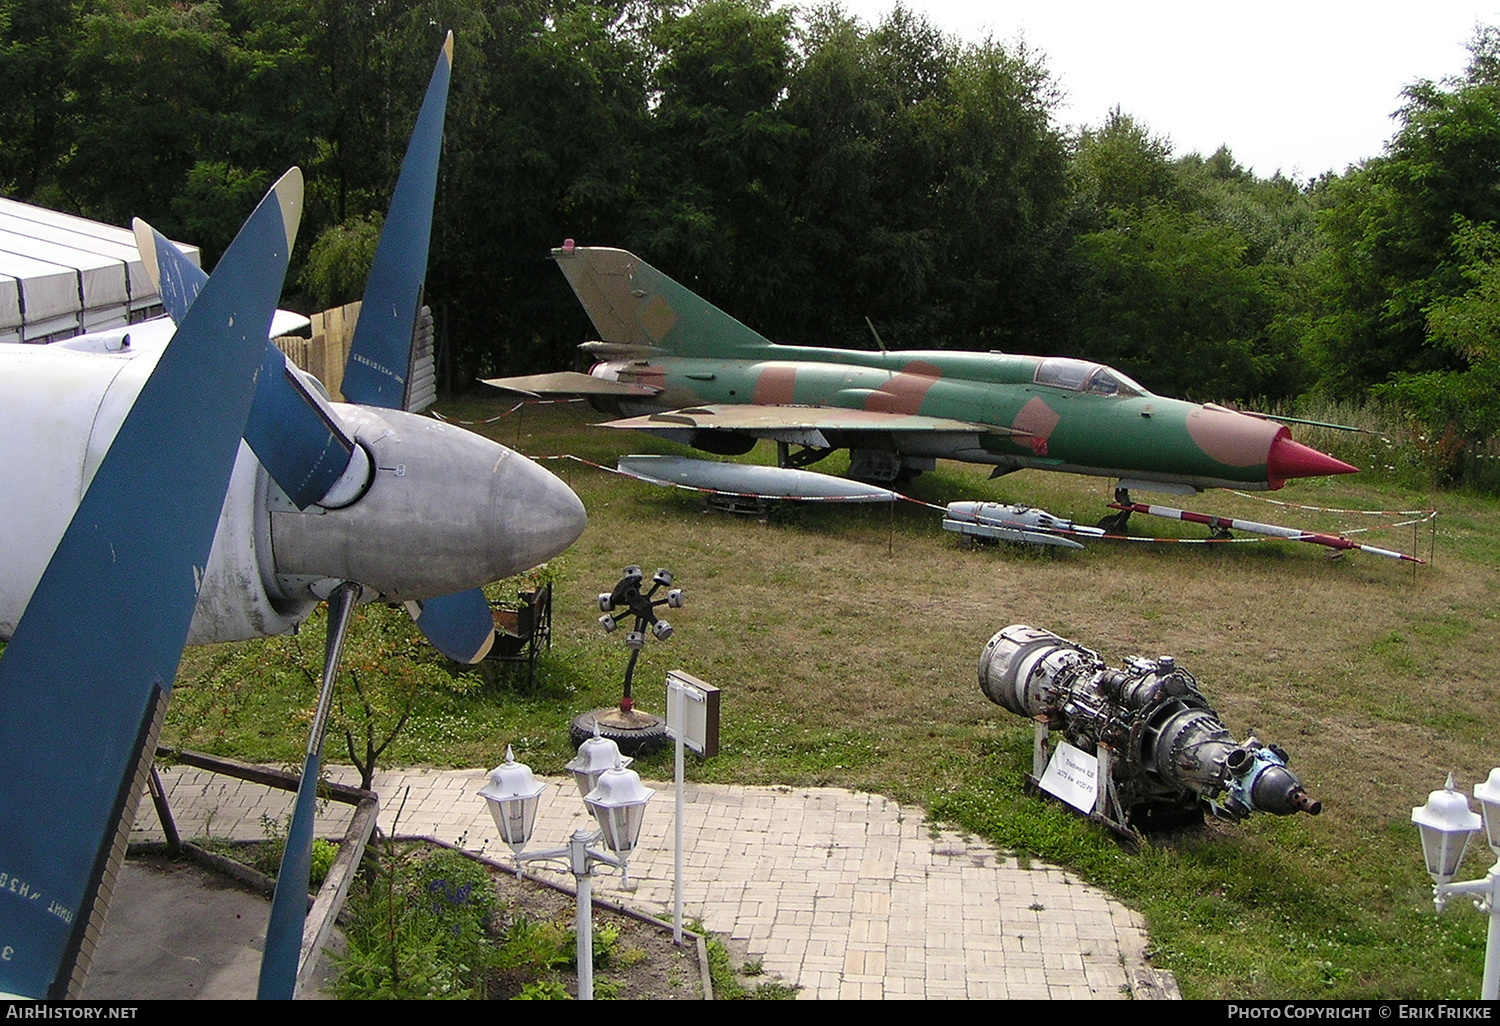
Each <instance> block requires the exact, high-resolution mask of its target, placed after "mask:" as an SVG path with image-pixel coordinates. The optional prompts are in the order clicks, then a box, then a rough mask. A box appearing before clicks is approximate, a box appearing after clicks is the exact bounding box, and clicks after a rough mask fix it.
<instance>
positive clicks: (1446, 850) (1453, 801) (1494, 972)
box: [1411, 768, 1500, 1001]
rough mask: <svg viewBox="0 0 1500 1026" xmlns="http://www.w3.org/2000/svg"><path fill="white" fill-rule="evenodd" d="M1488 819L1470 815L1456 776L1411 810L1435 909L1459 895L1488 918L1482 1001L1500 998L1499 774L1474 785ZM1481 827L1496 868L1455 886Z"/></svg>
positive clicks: (1498, 771) (1495, 773)
mask: <svg viewBox="0 0 1500 1026" xmlns="http://www.w3.org/2000/svg"><path fill="white" fill-rule="evenodd" d="M1474 797H1475V798H1476V799H1478V801H1479V805H1480V808H1481V809H1483V811H1484V815H1483V816H1482V817H1481V816H1479V815H1476V814H1475V813H1473V812H1471V811H1470V810H1469V803H1468V800H1467V799H1465V798H1464V796H1463V795H1462V794H1460V793H1459V792H1458V791H1457V790H1455V788H1454V786H1453V774H1452V773H1450V774H1448V782H1447V784H1446V785H1445V786H1444V788H1443V790H1441V791H1433V792H1432V793H1431V794H1429V795H1428V796H1427V804H1426V805H1423V806H1420V807H1419V808H1414V809H1412V810H1411V821H1412V822H1413V823H1415V824H1417V827H1418V829H1419V830H1421V832H1422V855H1423V857H1424V859H1425V860H1426V862H1427V873H1428V875H1429V876H1431V877H1432V903H1433V904H1434V905H1435V906H1436V907H1437V910H1438V911H1439V912H1442V911H1443V910H1444V909H1445V908H1447V906H1448V899H1449V897H1451V896H1452V895H1455V894H1468V895H1473V896H1474V907H1475V908H1477V909H1479V911H1481V912H1485V913H1488V914H1489V917H1490V928H1489V935H1488V938H1487V940H1486V942H1485V949H1484V981H1483V983H1482V984H1481V986H1480V993H1479V996H1480V998H1481V999H1482V1000H1485V1001H1494V1000H1496V999H1497V998H1500V768H1496V769H1493V770H1490V775H1489V777H1488V778H1487V779H1486V780H1485V781H1484V783H1482V784H1475V785H1474ZM1481 823H1482V824H1483V829H1484V832H1485V837H1486V840H1488V842H1489V846H1490V850H1491V851H1493V852H1494V853H1495V864H1494V865H1493V866H1491V867H1490V868H1489V872H1487V873H1486V874H1485V876H1484V879H1483V880H1466V881H1463V882H1461V883H1452V882H1451V881H1452V879H1453V877H1454V876H1455V875H1457V873H1458V867H1459V865H1460V864H1461V863H1462V862H1463V857H1464V851H1465V849H1467V848H1468V845H1469V840H1470V838H1472V837H1473V836H1474V835H1475V834H1477V833H1479V831H1480V826H1481Z"/></svg>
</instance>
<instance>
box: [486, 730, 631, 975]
mask: <svg viewBox="0 0 1500 1026" xmlns="http://www.w3.org/2000/svg"><path fill="white" fill-rule="evenodd" d="M590 740H598V741H601V742H603V744H605V745H608V746H609V747H610V748H613V749H614V762H613V765H612V767H610V768H608V769H604V770H601V771H599V772H598V773H597V775H596V776H595V778H594V783H593V785H592V788H591V789H590V790H589V791H588V793H587V794H585V795H583V803H584V804H585V805H586V806H588V810H589V812H590V813H592V814H593V816H594V819H595V820H596V821H597V822H598V824H599V829H598V830H594V831H588V830H575V831H574V832H573V836H572V837H571V838H569V839H568V844H567V846H566V847H563V848H549V849H547V850H546V851H538V852H531V853H524V854H523V852H522V849H523V848H524V847H525V846H526V844H527V842H528V841H530V840H531V833H532V829H533V827H534V826H535V825H536V809H537V804H538V803H539V801H540V799H541V794H542V791H543V790H544V789H545V788H546V786H547V785H546V784H544V783H541V782H539V781H538V780H537V779H536V777H535V776H533V775H532V772H531V768H530V767H529V766H527V765H526V764H525V763H518V762H516V759H515V754H514V753H513V752H512V751H511V748H510V746H509V745H507V746H506V749H505V762H504V763H502V764H501V765H499V766H497V767H496V768H495V770H494V772H493V773H491V774H490V779H489V783H487V784H486V785H485V786H484V787H483V788H481V789H480V791H479V794H480V797H482V798H483V799H484V800H485V801H486V802H487V803H488V804H489V809H490V815H491V816H492V817H494V820H495V827H496V829H498V830H499V831H500V838H501V840H503V841H505V843H506V844H508V845H509V846H510V849H511V852H512V853H513V854H514V855H515V858H516V867H517V872H522V871H521V866H522V865H523V864H524V863H527V862H535V861H540V860H553V861H566V863H567V866H568V870H569V871H570V872H571V873H572V874H573V879H574V880H575V881H576V883H577V892H578V912H577V918H576V924H577V927H576V929H577V934H578V997H579V1000H582V1001H591V1000H593V997H594V914H593V913H594V905H593V900H594V896H593V882H594V880H593V877H594V867H595V866H597V865H599V864H601V863H603V864H604V865H609V866H615V867H617V868H619V869H620V870H621V871H622V872H623V871H624V870H625V866H626V861H627V860H628V859H629V857H630V852H631V851H633V850H634V849H635V846H636V842H637V841H639V840H640V834H641V824H642V822H643V821H644V819H645V815H646V803H647V802H649V801H650V800H651V796H652V795H654V794H655V793H656V792H655V791H653V790H652V789H651V788H649V787H646V786H645V785H643V784H642V783H641V778H640V774H638V773H636V772H635V771H634V770H632V769H628V768H627V767H626V765H625V761H626V760H625V759H624V758H623V757H622V756H621V755H620V752H619V749H618V748H616V747H615V745H614V742H612V741H610V740H609V739H608V738H594V739H590ZM586 744H588V742H585V745H586ZM595 747H596V750H595V751H593V752H591V753H589V754H590V756H591V758H590V759H588V760H586V759H585V755H584V753H583V752H582V751H581V750H580V752H579V758H578V759H575V760H574V763H579V762H591V761H593V760H594V759H597V758H598V756H599V754H601V753H600V752H598V751H597V749H598V747H599V746H595ZM572 765H573V764H571V763H570V764H569V766H570V768H572ZM574 775H575V779H578V778H579V773H578V771H576V770H575V771H574ZM582 783H583V781H582V780H581V779H580V780H579V784H580V788H581V787H582ZM600 841H603V842H604V845H605V847H606V848H608V849H609V850H608V851H607V852H604V851H599V850H598V849H597V848H595V847H591V846H592V845H596V844H598V843H599V842H600ZM522 875H523V876H524V875H525V874H524V873H522Z"/></svg>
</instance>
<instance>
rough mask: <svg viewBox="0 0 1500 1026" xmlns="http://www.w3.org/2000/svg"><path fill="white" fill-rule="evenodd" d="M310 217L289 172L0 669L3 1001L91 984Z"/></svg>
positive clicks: (55, 563) (167, 360) (230, 255)
mask: <svg viewBox="0 0 1500 1026" xmlns="http://www.w3.org/2000/svg"><path fill="white" fill-rule="evenodd" d="M301 209H302V176H301V173H300V172H298V171H296V170H295V169H293V170H292V171H291V172H289V173H288V174H287V175H286V176H285V177H284V178H282V180H281V181H280V182H278V183H277V184H276V186H275V187H274V188H273V189H272V191H271V193H270V194H269V195H268V196H267V197H266V198H265V200H263V201H262V203H261V204H260V206H259V207H257V208H256V210H255V212H254V213H253V214H252V215H251V216H250V219H249V220H248V221H247V222H246V223H245V226H244V228H242V229H241V231H240V234H239V235H238V236H237V237H236V238H235V241H234V242H233V244H232V245H231V246H230V247H229V250H228V252H226V253H225V255H224V259H223V260H222V261H221V262H220V264H219V268H218V271H217V273H215V274H214V276H213V277H212V278H211V279H210V280H209V282H208V284H207V285H206V286H205V287H204V288H203V291H202V292H201V294H200V295H199V296H198V298H197V301H196V302H195V303H193V306H192V309H191V310H190V311H189V312H188V314H187V316H186V317H185V319H184V320H183V322H182V324H181V326H180V327H179V328H178V330H177V333H176V335H175V336H174V338H173V340H172V342H171V343H170V344H169V345H168V346H167V347H166V349H165V350H164V351H163V352H162V354H161V356H160V358H159V360H158V362H157V365H156V367H155V369H154V370H153V372H152V374H151V376H150V377H149V378H148V379H147V381H146V383H145V385H144V387H142V389H141V392H140V394H139V396H138V397H137V399H136V401H135V403H134V405H133V406H132V408H131V410H130V412H129V413H128V414H127V415H126V417H125V419H124V421H123V422H122V423H121V425H120V428H119V431H118V433H117V434H116V435H115V439H114V442H113V444H112V445H111V446H110V448H109V451H108V452H107V453H106V455H105V457H104V459H103V461H102V462H101V463H100V465H99V468H98V470H97V472H96V473H95V474H94V477H93V480H92V481H91V482H90V483H89V486H88V489H87V491H86V492H85V494H84V496H83V499H82V501H81V502H80V504H79V506H78V509H77V511H76V512H75V514H74V516H73V519H72V521H71V522H70V523H69V525H68V528H67V530H66V532H64V534H63V537H62V541H61V542H59V544H58V547H57V550H56V552H55V553H54V554H53V556H52V559H51V562H49V563H48V565H47V569H46V571H45V572H44V573H43V575H42V578H41V581H40V582H39V583H38V584H37V588H36V591H35V593H34V594H33V595H32V598H31V601H30V603H29V605H28V606H27V609H26V612H25V613H24V614H23V615H22V617H21V621H20V623H19V624H17V626H16V630H15V634H14V636H13V638H12V639H11V642H10V645H9V646H8V647H7V649H6V651H5V653H4V656H3V657H0V703H3V705H4V708H5V709H6V710H7V712H6V715H4V716H0V872H3V873H4V874H5V878H6V881H7V885H6V886H5V887H3V888H0V943H3V945H4V949H3V957H0V991H8V992H11V993H16V994H24V995H28V996H34V997H53V998H62V997H65V996H67V995H68V994H69V992H70V990H76V987H77V986H79V985H81V983H82V979H83V976H84V975H85V974H86V972H87V968H88V963H89V961H90V959H91V958H92V955H93V948H94V945H95V943H96V941H97V938H98V930H99V927H100V921H101V920H102V917H103V912H104V908H105V906H106V904H107V902H108V897H109V892H110V889H111V888H112V886H113V881H114V876H115V872H116V870H117V868H118V865H119V860H120V858H121V857H122V856H123V854H124V848H125V841H126V839H127V837H128V834H129V828H130V818H131V816H132V815H133V813H134V809H135V805H136V803H137V801H138V800H139V797H140V791H141V788H140V786H139V785H140V783H141V780H142V778H143V775H144V773H145V772H146V769H147V768H148V767H149V765H150V759H151V757H152V756H153V755H154V751H153V747H154V743H155V738H156V734H157V732H158V730H159V728H160V724H161V717H162V714H163V712H164V710H165V707H166V700H167V698H168V696H169V694H170V691H171V687H172V682H173V679H174V678H175V676H176V673H177V664H178V661H179V660H180V659H181V656H182V647H183V643H184V642H185V641H186V639H187V632H188V625H189V623H190V622H191V620H192V616H193V608H194V605H195V604H196V602H197V594H198V585H199V580H200V578H201V576H202V572H203V568H204V566H205V564H206V563H207V562H208V553H209V548H210V546H211V545H212V542H213V537H214V532H215V529H216V528H217V526H218V520H219V511H220V507H221V506H222V505H223V502H224V494H225V490H226V489H227V487H228V482H229V476H230V473H231V471H232V469H233V466H234V459H235V454H236V452H237V450H238V446H239V439H240V436H241V434H242V433H243V431H244V428H245V420H246V417H247V416H248V414H249V410H250V404H251V398H252V395H253V394H254V385H255V376H256V372H257V368H258V367H259V366H260V362H261V352H262V349H263V348H264V346H265V340H266V332H267V330H268V329H269V327H270V323H271V316H272V313H273V312H274V310H275V308H276V298H277V296H278V295H279V294H280V292H281V285H282V278H283V276H284V274H285V273H286V267H287V259H288V256H289V254H290V252H291V243H292V237H293V236H294V234H295V231H296V225H297V223H298V221H299V220H300V217H301ZM44 455H45V454H38V456H39V458H41V457H43V456H44Z"/></svg>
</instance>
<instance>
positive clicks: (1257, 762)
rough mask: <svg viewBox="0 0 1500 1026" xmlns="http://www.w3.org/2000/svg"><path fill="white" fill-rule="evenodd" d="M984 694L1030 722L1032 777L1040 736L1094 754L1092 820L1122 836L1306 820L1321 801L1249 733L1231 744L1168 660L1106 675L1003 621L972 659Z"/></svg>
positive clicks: (1043, 637) (1278, 753) (1041, 765)
mask: <svg viewBox="0 0 1500 1026" xmlns="http://www.w3.org/2000/svg"><path fill="white" fill-rule="evenodd" d="M979 686H980V688H982V689H983V691H984V693H985V696H986V697H987V698H989V700H990V701H992V702H994V703H996V704H997V705H1003V706H1004V707H1005V708H1007V709H1009V710H1010V711H1011V712H1013V713H1015V714H1016V715H1017V716H1025V717H1027V718H1029V719H1031V720H1033V721H1034V722H1035V723H1036V725H1037V728H1036V729H1037V736H1036V750H1035V765H1034V774H1035V777H1036V778H1038V779H1039V778H1041V777H1042V774H1043V770H1044V769H1045V768H1046V765H1047V762H1048V746H1049V741H1050V739H1051V735H1052V734H1054V733H1061V734H1062V736H1063V737H1064V738H1066V739H1067V741H1068V743H1069V744H1071V745H1072V746H1073V747H1075V748H1077V749H1080V750H1082V751H1083V752H1085V753H1090V752H1092V753H1096V754H1097V755H1098V757H1099V777H1100V779H1099V781H1098V785H1099V786H1098V790H1097V799H1096V802H1095V805H1094V809H1093V810H1092V811H1093V813H1094V814H1095V815H1097V816H1099V817H1101V818H1102V819H1104V820H1105V821H1106V822H1108V823H1110V825H1112V826H1114V827H1116V828H1118V829H1120V830H1124V831H1127V832H1128V831H1130V830H1149V829H1151V828H1153V827H1159V826H1168V825H1176V824H1180V823H1182V822H1185V821H1190V820H1191V819H1193V818H1195V817H1198V816H1201V813H1202V809H1203V807H1204V806H1206V807H1207V808H1208V809H1210V810H1212V811H1213V812H1214V813H1215V814H1216V815H1219V816H1223V817H1226V818H1229V819H1235V820H1239V819H1244V818H1245V817H1247V816H1249V815H1250V813H1252V812H1255V811H1260V812H1269V813H1271V814H1273V815H1277V816H1287V815H1291V814H1292V813H1295V812H1306V813H1308V814H1309V815H1312V816H1316V815H1317V814H1318V813H1319V812H1321V811H1322V810H1323V806H1322V803H1321V802H1318V801H1316V800H1315V799H1313V798H1312V797H1311V796H1309V795H1308V793H1307V790H1306V788H1304V787H1303V784H1302V781H1301V779H1300V778H1299V777H1298V776H1297V775H1296V774H1295V773H1293V772H1292V771H1291V770H1289V769H1287V755H1286V752H1285V751H1283V750H1282V749H1281V748H1279V747H1278V746H1276V745H1267V744H1263V743H1262V742H1261V741H1259V740H1257V739H1256V738H1255V737H1253V736H1252V737H1250V738H1248V739H1247V740H1246V741H1245V742H1244V743H1240V742H1238V741H1236V740H1235V739H1234V737H1233V735H1231V734H1230V732H1229V728H1228V727H1226V726H1225V725H1224V722H1223V721H1222V720H1221V719H1220V718H1219V714H1218V713H1217V712H1215V711H1214V710H1213V707H1212V706H1210V705H1209V703H1208V700H1207V699H1206V698H1204V697H1203V693H1202V692H1201V691H1199V690H1198V682H1197V680H1196V679H1194V677H1193V676H1192V674H1190V673H1188V672H1187V671H1186V670H1184V669H1182V668H1181V667H1179V666H1178V665H1177V661H1176V660H1175V659H1174V658H1172V657H1171V656H1162V657H1161V658H1159V659H1154V660H1153V659H1143V658H1140V657H1138V656H1132V657H1131V658H1129V659H1127V660H1126V663H1125V668H1124V669H1112V668H1111V667H1109V666H1108V665H1106V664H1105V662H1104V660H1103V659H1102V658H1101V657H1100V656H1099V654H1098V653H1097V652H1094V651H1091V650H1090V649H1087V648H1084V647H1083V646H1082V645H1079V644H1076V643H1074V642H1071V641H1067V640H1065V639H1063V638H1061V637H1059V636H1058V635H1056V634H1053V633H1052V632H1051V631H1046V630H1042V629H1041V628H1038V627H1028V626H1026V625H1024V624H1014V625H1012V626H1010V627H1007V628H1005V629H1004V630H1002V631H999V632H998V633H996V634H995V636H994V637H992V638H990V640H989V643H988V644H986V645H985V647H984V653H983V654H982V655H981V656H980V657H979Z"/></svg>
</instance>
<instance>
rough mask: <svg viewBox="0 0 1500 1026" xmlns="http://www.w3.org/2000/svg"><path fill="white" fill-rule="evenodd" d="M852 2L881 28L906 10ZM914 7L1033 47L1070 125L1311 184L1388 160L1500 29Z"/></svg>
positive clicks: (1015, 7) (1460, 2)
mask: <svg viewBox="0 0 1500 1026" xmlns="http://www.w3.org/2000/svg"><path fill="white" fill-rule="evenodd" d="M808 3H809V0H802V4H803V6H807V5H808ZM842 4H843V6H844V8H845V10H847V11H849V12H850V13H851V14H854V15H856V16H858V17H860V18H862V19H864V20H865V21H867V22H870V23H872V24H873V23H875V22H878V21H879V19H880V18H881V16H882V15H884V14H885V13H886V12H887V11H889V10H890V9H891V7H893V6H894V0H842ZM907 6H908V7H910V8H912V9H914V10H918V11H921V12H924V13H925V14H926V15H927V16H928V18H929V19H931V20H932V21H933V22H935V23H936V24H937V25H938V26H939V27H940V28H942V29H943V30H945V31H947V32H949V33H952V34H955V35H958V36H959V37H961V38H962V39H965V40H969V41H978V40H981V39H983V38H984V37H985V36H986V35H991V36H993V37H994V38H995V39H996V40H998V41H1001V42H1012V41H1014V40H1015V39H1016V38H1017V37H1018V36H1024V38H1025V40H1026V42H1027V44H1028V45H1029V46H1031V47H1032V48H1034V49H1036V50H1039V51H1041V52H1042V53H1043V54H1045V55H1046V62H1047V67H1048V68H1049V70H1050V71H1051V72H1052V74H1053V76H1054V77H1055V78H1056V79H1057V80H1058V81H1059V83H1060V84H1061V86H1062V88H1063V90H1064V92H1065V95H1066V101H1065V105H1064V106H1063V108H1062V109H1061V110H1060V111H1059V112H1058V116H1059V118H1060V120H1061V121H1062V122H1063V123H1065V124H1068V125H1078V124H1089V125H1097V124H1099V123H1100V122H1102V120H1103V119H1104V117H1105V115H1106V114H1107V113H1108V112H1109V109H1110V108H1111V107H1114V106H1119V107H1120V108H1122V109H1123V110H1124V111H1125V112H1126V113H1127V114H1131V115H1134V116H1135V117H1136V118H1137V119H1139V120H1141V121H1144V122H1145V123H1146V124H1147V125H1148V126H1149V127H1150V129H1151V130H1152V132H1153V133H1154V134H1156V135H1164V136H1167V137H1168V138H1170V139H1171V141H1172V144H1173V147H1174V148H1175V150H1176V152H1177V153H1178V154H1183V153H1188V152H1191V151H1194V150H1196V151H1198V152H1200V153H1202V154H1204V155H1205V156H1206V155H1208V154H1209V153H1212V152H1213V151H1214V150H1216V149H1217V148H1218V147H1219V145H1220V144H1225V145H1227V146H1228V147H1229V148H1230V150H1231V151H1232V152H1233V153H1234V156H1235V159H1236V160H1238V161H1239V162H1240V163H1241V164H1244V165H1245V166H1247V167H1250V168H1252V169H1253V170H1254V171H1255V172H1256V173H1257V174H1259V175H1263V176H1269V175H1271V174H1273V173H1274V172H1276V171H1278V170H1279V171H1281V172H1282V173H1283V174H1286V175H1289V176H1293V177H1295V178H1297V179H1299V180H1306V179H1307V178H1310V177H1313V176H1316V175H1318V174H1320V173H1322V172H1324V171H1330V170H1331V171H1340V172H1341V171H1343V170H1344V169H1345V168H1346V167H1348V166H1349V165H1350V164H1355V163H1358V162H1359V161H1361V160H1363V159H1365V158H1366V157H1373V156H1378V155H1379V154H1380V153H1381V151H1382V148H1383V147H1384V145H1385V142H1386V140H1388V139H1389V138H1390V137H1391V135H1392V134H1394V132H1395V122H1393V121H1392V120H1391V117H1390V115H1391V112H1392V111H1394V110H1395V109H1396V108H1397V106H1398V105H1399V104H1400V102H1401V99H1400V94H1401V90H1402V88H1403V87H1404V86H1406V85H1407V84H1409V83H1411V82H1414V81H1417V80H1419V79H1424V78H1425V79H1437V80H1441V79H1443V78H1445V77H1447V76H1450V75H1455V74H1458V73H1460V72H1462V71H1463V69H1464V66H1465V64H1466V62H1467V56H1468V52H1467V50H1466V49H1465V44H1466V43H1468V41H1469V40H1470V39H1471V38H1472V37H1473V35H1474V27H1475V26H1476V25H1477V24H1500V0H1496V2H1491V3H1477V2H1470V0H1427V2H1426V3H1422V4H1418V3H1414V2H1411V0H1406V2H1403V3H1399V4H1397V3H1389V2H1386V0H1366V2H1363V3H1349V2H1342V0H1339V2H1332V0H1303V2H1301V3H1284V2H1283V3H1275V2H1272V3H1261V4H1253V5H1252V4H1216V3H1211V2H1207V0H1196V2H1181V0H1134V2H1132V0H1117V2H1114V3H1110V2H1105V0H1051V2H1044V3H1037V2H1035V0H1033V2H1032V3H1025V4H1022V3H1014V2H1005V0H990V2H979V0H907Z"/></svg>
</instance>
